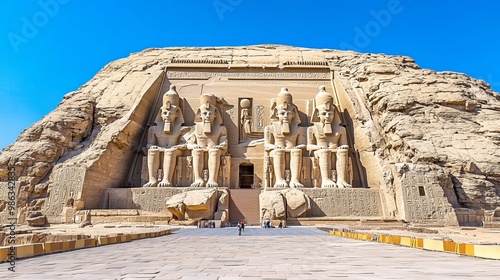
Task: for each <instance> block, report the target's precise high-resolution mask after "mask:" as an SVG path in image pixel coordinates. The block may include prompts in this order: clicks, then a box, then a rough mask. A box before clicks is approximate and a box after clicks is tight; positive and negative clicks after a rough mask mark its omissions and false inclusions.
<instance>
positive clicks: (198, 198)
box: [167, 188, 227, 221]
mask: <svg viewBox="0 0 500 280" xmlns="http://www.w3.org/2000/svg"><path fill="white" fill-rule="evenodd" d="M226 197H227V190H217V189H215V188H210V189H202V190H195V191H188V192H184V193H180V194H176V195H174V196H172V197H171V198H170V199H169V200H168V201H167V209H168V211H170V213H172V215H174V216H175V218H176V219H177V220H185V219H187V220H195V221H196V220H203V219H214V214H215V213H216V212H218V213H219V217H220V218H221V220H222V218H224V220H225V221H227V213H225V210H227V203H226V201H227V199H226ZM221 201H222V202H221ZM218 206H219V208H220V209H218Z"/></svg>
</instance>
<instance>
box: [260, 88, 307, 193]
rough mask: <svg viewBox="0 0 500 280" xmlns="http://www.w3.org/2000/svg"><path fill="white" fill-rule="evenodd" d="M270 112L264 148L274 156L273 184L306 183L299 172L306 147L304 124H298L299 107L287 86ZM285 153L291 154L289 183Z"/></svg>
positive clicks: (291, 184)
mask: <svg viewBox="0 0 500 280" xmlns="http://www.w3.org/2000/svg"><path fill="white" fill-rule="evenodd" d="M270 115H271V124H270V125H268V126H266V127H265V129H264V149H265V151H266V152H268V153H269V152H270V157H271V158H272V160H273V169H274V177H275V184H274V187H275V188H283V187H287V186H289V187H291V188H298V187H303V185H302V184H301V183H300V182H299V174H300V170H301V166H302V149H304V148H305V147H306V145H305V144H306V143H305V142H306V141H305V137H301V135H304V132H305V128H302V127H299V124H300V118H299V115H298V110H297V107H296V106H295V105H294V104H293V102H292V95H291V94H290V93H289V92H288V89H287V88H282V89H281V92H280V93H279V94H278V96H277V97H276V102H274V104H272V106H271V113H270ZM302 139H304V140H302ZM302 142H304V143H302ZM286 154H289V158H290V162H289V168H290V178H289V183H287V181H288V180H287V179H288V178H287V177H288V176H286V175H285V170H286V166H287V162H286V156H285V155H286Z"/></svg>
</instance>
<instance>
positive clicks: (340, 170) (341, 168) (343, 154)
mask: <svg viewBox="0 0 500 280" xmlns="http://www.w3.org/2000/svg"><path fill="white" fill-rule="evenodd" d="M348 151H349V148H347V146H340V147H339V148H338V149H337V185H338V187H339V188H352V186H351V185H349V184H348V183H347V159H348V153H347V152H348Z"/></svg>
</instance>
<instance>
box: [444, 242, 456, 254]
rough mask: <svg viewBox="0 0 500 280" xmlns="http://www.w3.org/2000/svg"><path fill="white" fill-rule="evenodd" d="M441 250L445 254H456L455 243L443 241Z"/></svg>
mask: <svg viewBox="0 0 500 280" xmlns="http://www.w3.org/2000/svg"><path fill="white" fill-rule="evenodd" d="M443 250H444V251H445V252H450V253H456V250H457V243H456V242H453V241H443Z"/></svg>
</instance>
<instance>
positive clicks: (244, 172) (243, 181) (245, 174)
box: [240, 163, 254, 189]
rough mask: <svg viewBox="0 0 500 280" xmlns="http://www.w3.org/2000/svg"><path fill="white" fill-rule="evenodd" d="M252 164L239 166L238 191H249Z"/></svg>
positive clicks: (251, 181) (251, 182) (251, 184)
mask: <svg viewBox="0 0 500 280" xmlns="http://www.w3.org/2000/svg"><path fill="white" fill-rule="evenodd" d="M253 173H254V171H253V164H251V163H244V164H240V189H251V188H252V186H253V175H254V174H253Z"/></svg>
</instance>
